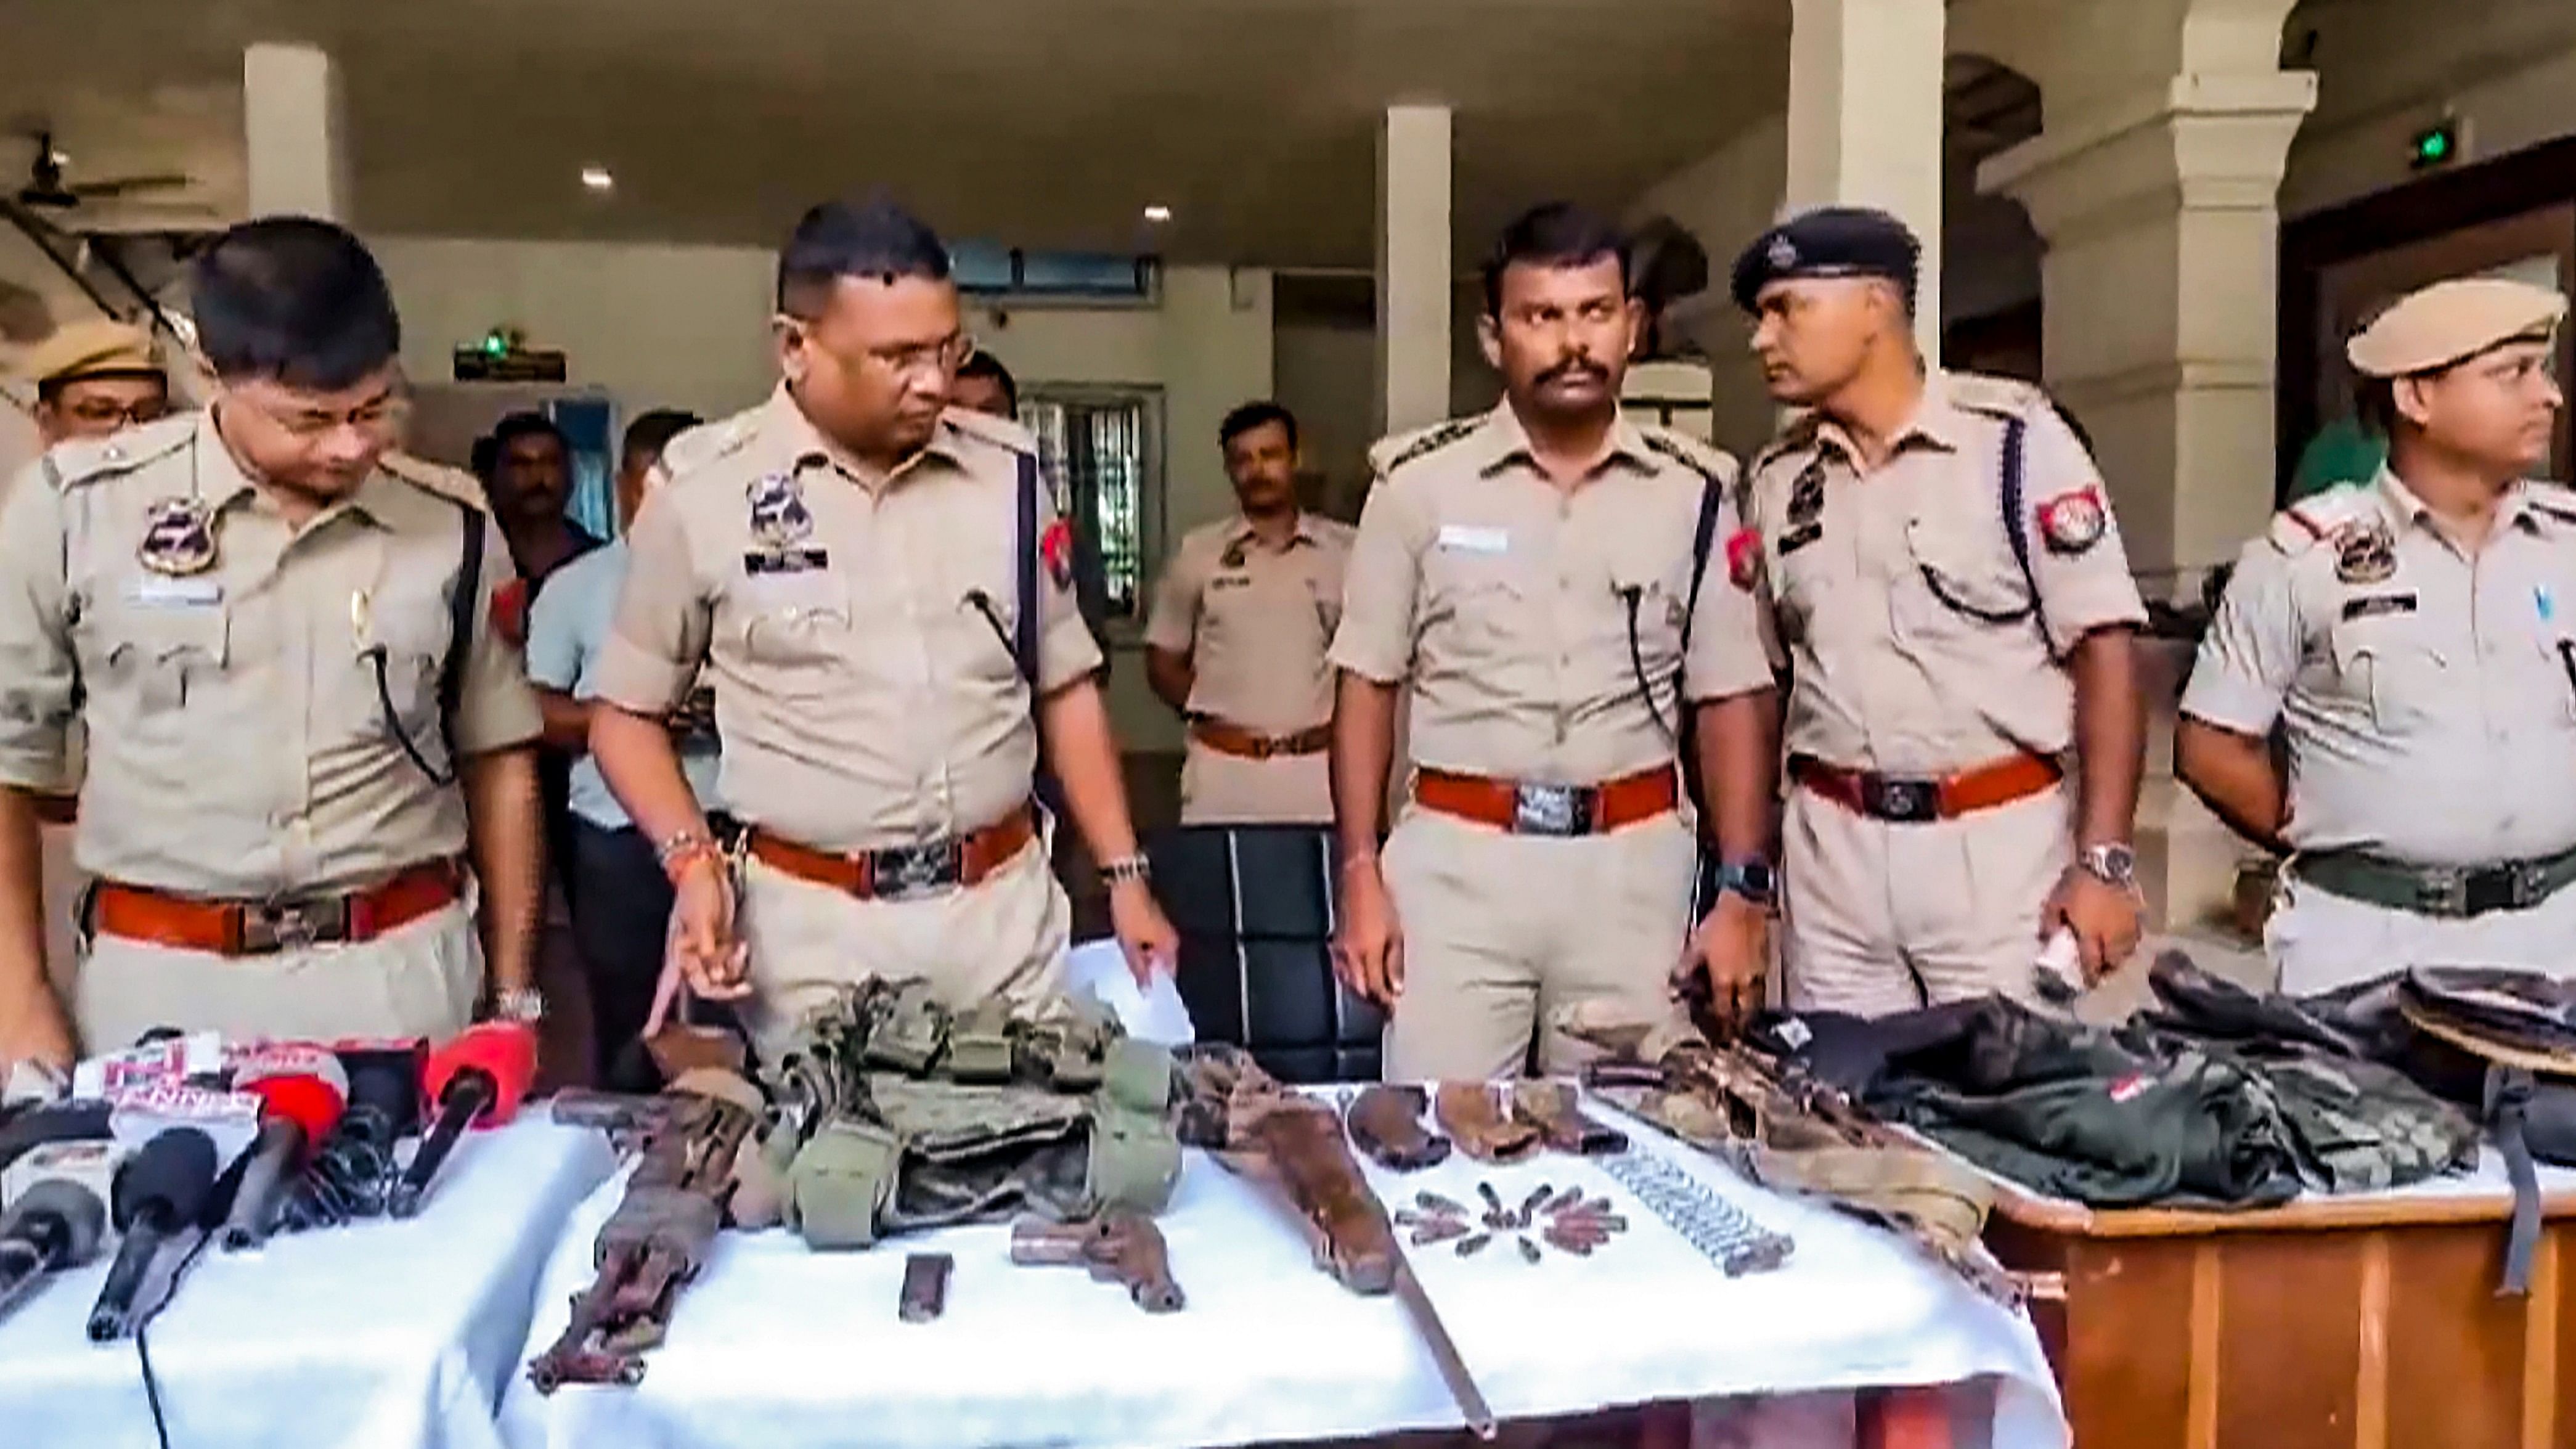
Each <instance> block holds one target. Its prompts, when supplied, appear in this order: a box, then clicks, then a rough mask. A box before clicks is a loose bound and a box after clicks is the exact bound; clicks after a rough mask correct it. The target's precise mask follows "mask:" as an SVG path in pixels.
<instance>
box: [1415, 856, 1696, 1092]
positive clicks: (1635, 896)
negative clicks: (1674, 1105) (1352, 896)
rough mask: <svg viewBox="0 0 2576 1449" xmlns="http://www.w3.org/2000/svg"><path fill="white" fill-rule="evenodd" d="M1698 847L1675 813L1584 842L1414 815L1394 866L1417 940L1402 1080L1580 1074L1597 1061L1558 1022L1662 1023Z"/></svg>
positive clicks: (1686, 922)
mask: <svg viewBox="0 0 2576 1449" xmlns="http://www.w3.org/2000/svg"><path fill="white" fill-rule="evenodd" d="M1697 862H1698V850H1697V848H1696V846H1695V845H1694V844H1693V843H1692V840H1691V834H1690V829H1689V827H1687V826H1686V825H1684V824H1683V823H1682V819H1681V817H1680V816H1679V815H1676V814H1667V815H1664V816H1660V817H1658V818H1656V819H1654V820H1650V821H1647V822H1645V823H1644V824H1641V825H1633V826H1630V827H1629V828H1627V829H1625V830H1621V831H1616V832H1614V833H1611V834H1608V835H1593V836H1584V837H1580V838H1577V839H1571V840H1555V839H1546V838H1541V837H1535V836H1522V835H1507V834H1505V833H1503V832H1502V831H1499V830H1494V829H1491V828H1489V827H1486V826H1482V825H1475V824H1470V823H1469V822H1467V821H1464V820H1459V819H1456V818H1455V817H1452V816H1448V815H1442V814H1440V813H1438V812H1436V811H1430V810H1423V809H1418V808H1416V809H1408V810H1407V811H1406V812H1405V815H1404V818H1403V820H1402V821H1401V822H1400V823H1398V824H1397V826H1396V828H1395V833H1394V834H1393V835H1392V836H1390V837H1389V838H1388V840H1387V843H1386V850H1385V855H1384V867H1383V868H1384V870H1385V873H1386V885H1387V891H1388V894H1389V895H1391V896H1392V897H1393V898H1394V901H1395V912H1396V920H1397V922H1398V925H1399V927H1400V928H1401V930H1402V931H1403V934H1404V990H1403V993H1402V994H1401V995H1400V996H1399V997H1398V998H1397V999H1396V1004H1395V1011H1394V1014H1393V1016H1392V1017H1391V1018H1390V1020H1389V1021H1388V1024H1387V1030H1386V1063H1385V1074H1386V1077H1387V1079H1388V1080H1389V1081H1407V1082H1429V1081H1484V1080H1488V1079H1492V1078H1496V1077H1514V1076H1518V1075H1520V1073H1521V1070H1522V1067H1523V1064H1524V1062H1525V1061H1526V1060H1527V1059H1528V1056H1529V1049H1530V1041H1531V1038H1532V1037H1533V1036H1534V1035H1535V1036H1536V1037H1537V1038H1538V1041H1539V1065H1540V1067H1541V1069H1542V1070H1544V1071H1546V1072H1549V1073H1551V1074H1555V1073H1562V1072H1568V1071H1572V1070H1574V1069H1575V1068H1577V1067H1579V1066H1581V1065H1582V1064H1583V1062H1584V1061H1586V1060H1588V1059H1589V1058H1590V1057H1591V1056H1592V1055H1594V1053H1593V1051H1592V1049H1591V1048H1589V1047H1586V1046H1585V1045H1584V1044H1582V1043H1581V1042H1578V1041H1575V1040H1574V1039H1573V1038H1571V1037H1569V1036H1566V1035H1564V1034H1563V1033H1561V1032H1559V1031H1557V1030H1556V1027H1555V1021H1556V1017H1557V1014H1558V1013H1559V1012H1560V1011H1562V1010H1563V1009H1565V1008H1566V1007H1569V1006H1572V1005H1575V1004H1577V1003H1579V1002H1585V1001H1615V1002H1618V1003H1620V1004H1621V1005H1623V1006H1625V1007H1628V1008H1631V1009H1634V1010H1637V1011H1641V1012H1644V1013H1646V1014H1647V1015H1648V1017H1649V1019H1659V1018H1660V1017H1662V1015H1663V1014H1664V1012H1665V1010H1666V1003H1667V1001H1668V999H1669V982H1670V981H1671V978H1672V972H1673V967H1674V966H1675V965H1676V964H1677V963H1678V962H1679V961H1680V959H1681V953H1682V947H1683V944H1684V943H1685V942H1686V941H1687V940H1688V939H1689V935H1690V929H1691V924H1692V922H1691V919H1690V898H1691V876H1692V872H1693V870H1694V868H1695V867H1696V865H1697Z"/></svg>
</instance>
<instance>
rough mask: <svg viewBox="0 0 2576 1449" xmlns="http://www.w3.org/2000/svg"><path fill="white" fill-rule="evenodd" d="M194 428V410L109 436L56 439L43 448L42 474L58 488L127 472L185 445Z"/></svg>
mask: <svg viewBox="0 0 2576 1449" xmlns="http://www.w3.org/2000/svg"><path fill="white" fill-rule="evenodd" d="M196 431H197V416H196V414H194V413H180V414H177V415H175V416H172V417H166V418H162V419H159V420H158V421H155V422H149V423H145V424H144V425H143V426H141V427H139V428H128V429H126V430H125V431H123V432H121V433H117V434H115V435H114V436H112V437H105V438H74V439H72V440H71V441H69V442H64V443H56V444H55V445H54V446H52V447H51V448H48V449H46V450H45V455H44V469H43V471H44V475H45V477H46V478H47V479H48V480H50V481H51V482H52V483H53V485H54V487H56V488H57V489H62V488H77V487H79V486H81V485H82V484H84V483H92V482H96V481H97V480H99V479H102V478H113V477H116V476H117V475H118V474H120V473H131V472H133V471H134V470H135V469H137V468H140V467H142V466H143V465H144V464H146V463H149V462H151V461H153V460H154V459H156V458H166V457H168V456H170V455H171V454H172V453H175V452H177V451H179V450H180V449H181V448H184V447H186V446H187V445H188V439H190V438H191V437H194V436H195V435H196Z"/></svg>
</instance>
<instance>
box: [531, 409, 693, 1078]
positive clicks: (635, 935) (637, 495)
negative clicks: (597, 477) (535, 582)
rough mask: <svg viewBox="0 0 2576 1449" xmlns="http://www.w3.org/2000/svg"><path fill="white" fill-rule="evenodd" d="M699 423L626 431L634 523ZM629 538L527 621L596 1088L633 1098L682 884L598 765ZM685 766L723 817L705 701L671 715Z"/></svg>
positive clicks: (574, 576)
mask: <svg viewBox="0 0 2576 1449" xmlns="http://www.w3.org/2000/svg"><path fill="white" fill-rule="evenodd" d="M698 421H699V420H698V419H697V418H696V417H695V416H693V415H691V414H688V413H682V412H672V411H656V412H648V413H646V414H644V415H643V416H641V417H639V418H637V419H636V420H635V421H634V422H633V423H632V424H631V425H629V426H628V427H627V429H626V439H625V445H624V448H623V451H622V454H621V456H620V458H619V464H618V470H617V511H618V516H619V517H620V518H624V519H632V518H633V517H634V516H635V510H636V509H637V508H638V507H639V506H641V505H642V503H643V501H644V492H645V489H646V488H647V487H648V486H649V485H650V484H651V482H652V481H653V480H654V479H655V478H656V477H658V476H659V473H660V468H661V462H662V449H663V447H664V446H665V445H667V444H668V443H669V442H670V441H671V439H672V438H674V437H677V436H678V435H679V434H680V433H682V432H684V431H686V430H687V429H689V428H693V427H695V426H697V424H698ZM626 559H627V554H626V543H625V540H623V539H620V540H618V541H617V542H615V543H611V544H609V545H607V546H606V547H604V548H599V549H595V550H593V551H591V552H589V553H586V554H583V555H582V556H581V557H579V558H577V559H575V560H573V561H572V562H570V563H568V564H565V565H563V566H562V568H561V569H559V570H558V571H557V572H556V573H555V574H554V575H553V577H551V578H550V579H548V580H547V582H546V588H545V590H544V592H542V593H540V594H538V595H537V601H536V604H535V606H534V607H533V609H532V610H531V612H530V614H529V619H528V677H529V678H530V679H531V680H532V681H533V682H534V683H535V684H536V686H537V699H538V703H539V704H540V705H541V706H542V707H543V708H544V710H545V716H546V734H545V738H546V743H547V744H548V745H550V746H552V747H554V748H556V749H559V750H562V751H565V752H566V753H568V754H570V755H571V756H572V757H573V765H572V775H571V812H570V814H571V821H570V833H571V839H570V848H569V849H568V850H567V849H563V848H561V847H560V846H559V847H558V858H559V859H564V860H568V861H569V862H570V869H571V871H572V877H573V878H572V881H571V882H570V884H571V887H572V889H571V890H570V892H569V893H568V894H569V896H570V899H571V903H572V930H573V944H574V946H575V948H576V949H577V950H579V952H580V953H581V962H582V971H583V974H584V976H585V977H587V978H588V981H589V986H590V1020H591V1033H592V1042H593V1044H594V1050H595V1052H596V1056H595V1058H594V1060H595V1063H596V1070H597V1079H598V1080H599V1081H600V1082H601V1083H602V1085H605V1086H610V1087H616V1088H620V1089H624V1090H641V1091H649V1090H652V1089H653V1088H654V1087H655V1086H656V1085H658V1084H657V1083H656V1081H655V1080H654V1076H653V1072H652V1068H651V1064H650V1062H649V1061H648V1060H647V1059H646V1058H645V1057H644V1055H643V1054H642V1053H641V1052H639V1051H636V1050H634V1047H635V1043H636V1038H637V1036H638V1034H639V1033H641V1032H642V1031H643V1029H644V1019H645V1017H646V1015H647V1014H648V1013H649V1012H650V1011H651V1010H652V1005H653V986H654V982H655V980H656V979H657V978H658V977H659V976H660V975H661V972H662V949H663V934H664V932H665V930H666V929H667V926H668V922H669V919H670V914H671V884H670V881H669V880H668V879H666V878H665V877H664V876H663V874H662V867H661V864H660V862H659V861H657V860H655V859H654V856H653V846H652V843H651V842H650V841H648V840H646V839H645V838H644V836H643V834H642V832H640V831H638V830H637V829H636V828H635V824H634V822H633V821H632V820H629V819H628V818H627V815H626V812H625V811H624V810H623V809H621V808H619V806H618V803H617V797H616V796H614V795H612V794H610V793H609V791H608V786H607V785H606V784H605V783H604V782H603V781H602V780H601V779H600V776H599V766H598V765H597V764H596V763H594V762H593V761H592V760H591V758H590V755H589V739H590V696H591V671H592V668H593V664H594V661H595V660H596V659H597V658H598V654H599V648H600V645H601V643H602V642H603V641H604V640H606V639H607V637H608V629H609V623H610V621H611V620H612V619H613V618H614V617H615V615H616V612H617V595H618V591H619V590H620V588H621V587H623V585H624V584H625V581H626ZM671 732H672V736H673V738H674V739H676V740H677V741H678V742H679V749H680V763H681V767H682V769H683V770H684V771H686V773H687V775H688V777H689V783H690V785H691V786H693V787H694V788H695V789H696V791H697V795H698V800H699V802H700V803H701V804H702V805H703V806H705V807H706V808H707V809H709V810H713V809H714V808H715V804H716V801H715V784H716V736H715V726H714V722H713V715H712V713H711V711H710V710H709V709H708V708H707V707H706V700H705V691H703V690H701V691H699V692H698V693H697V694H693V695H692V696H691V697H690V701H689V704H688V705H687V706H686V707H684V708H683V709H682V710H681V711H680V712H678V713H677V714H675V715H673V716H672V719H671Z"/></svg>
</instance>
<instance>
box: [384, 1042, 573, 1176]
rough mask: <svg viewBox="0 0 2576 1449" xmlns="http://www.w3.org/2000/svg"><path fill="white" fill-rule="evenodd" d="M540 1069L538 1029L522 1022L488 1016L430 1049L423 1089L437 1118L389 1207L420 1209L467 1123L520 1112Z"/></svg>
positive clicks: (496, 1122) (497, 1121)
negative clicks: (524, 1097)
mask: <svg viewBox="0 0 2576 1449" xmlns="http://www.w3.org/2000/svg"><path fill="white" fill-rule="evenodd" d="M536 1075H537V1033H536V1030H535V1028H533V1027H530V1026H528V1025H526V1024H525V1023H523V1022H514V1021H487V1022H484V1023H483V1024H481V1025H480V1026H475V1027H469V1028H467V1030H466V1031H465V1033H464V1034H463V1035H461V1036H459V1037H457V1038H456V1040H454V1041H451V1042H449V1043H448V1044H447V1045H445V1046H443V1047H440V1048H439V1049H438V1050H436V1051H434V1052H432V1053H430V1057H429V1068H428V1070H427V1071H426V1072H424V1073H423V1074H422V1076H421V1089H422V1091H423V1092H424V1093H425V1094H426V1095H427V1096H429V1097H430V1098H431V1099H433V1100H434V1101H436V1102H437V1103H438V1120H437V1121H436V1122H434V1123H432V1124H431V1125H430V1129H429V1131H428V1133H427V1134H426V1135H425V1136H423V1137H422V1138H421V1140H420V1151H418V1152H416V1153H414V1154H413V1155H412V1159H411V1166H410V1167H409V1168H407V1169H405V1170H404V1172H403V1175H402V1177H401V1179H400V1180H399V1181H397V1182H395V1183H394V1190H393V1193H392V1195H391V1196H390V1197H389V1198H387V1199H386V1203H385V1208H386V1211H388V1212H390V1213H392V1214H393V1215H394V1216H395V1217H398V1218H407V1217H411V1216H413V1215H414V1214H416V1213H418V1212H419V1211H420V1200H421V1196H422V1194H424V1193H426V1192H427V1191H428V1190H429V1180H430V1179H431V1178H433V1177H435V1176H437V1175H438V1169H439V1165H440V1164H441V1163H444V1162H445V1161H447V1154H448V1153H449V1152H451V1151H453V1150H454V1149H455V1147H456V1139H458V1138H459V1137H462V1136H464V1135H465V1129H466V1128H467V1127H469V1126H481V1127H498V1126H501V1125H502V1124H504V1123H506V1122H508V1121H509V1120H510V1119H511V1118H512V1117H514V1116H516V1115H518V1111H519V1099H520V1098H521V1097H523V1096H525V1095H526V1094H527V1091H528V1083H529V1082H530V1081H531V1080H533V1079H534V1078H535V1077H536Z"/></svg>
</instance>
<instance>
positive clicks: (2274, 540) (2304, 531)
mask: <svg viewBox="0 0 2576 1449" xmlns="http://www.w3.org/2000/svg"><path fill="white" fill-rule="evenodd" d="M2368 502H2369V498H2368V495H2367V494H2366V492H2365V491H2364V490H2363V488H2362V487H2361V485H2359V484H2349V483H2348V484H2345V485H2343V486H2341V487H2337V488H2330V489H2328V490H2326V491H2325V492H2323V493H2320V494H2317V495H2316V496H2315V497H2313V498H2307V499H2303V500H2301V501H2300V502H2298V503H2295V504H2293V505H2291V506H2290V507H2288V508H2284V509H2282V510H2281V511H2280V512H2278V513H2276V514H2273V515H2272V526H2271V527H2270V528H2269V529H2267V530H2266V531H2265V534H2264V536H2265V537H2266V538H2267V539H2269V540H2270V542H2271V544H2272V547H2274V548H2276V549H2278V550H2280V551H2281V552H2282V553H2284V554H2287V555H2289V556H2291V557H2293V558H2296V557H2297V556H2298V555H2300V554H2303V553H2306V552H2307V551H2308V550H2309V549H2312V548H2314V547H2316V546H2317V545H2318V544H2321V543H2324V542H2325V541H2326V540H2327V539H2329V538H2332V537H2333V536H2334V535H2335V533H2336V531H2337V530H2339V529H2342V528H2344V527H2346V526H2347V525H2349V524H2351V523H2352V522H2353V521H2354V520H2356V519H2358V518H2360V517H2362V516H2363V513H2364V511H2365V510H2362V509H2357V508H2355V507H2354V505H2355V504H2366V503H2368Z"/></svg>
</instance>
